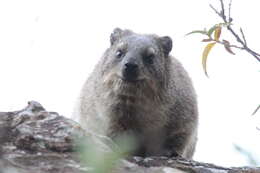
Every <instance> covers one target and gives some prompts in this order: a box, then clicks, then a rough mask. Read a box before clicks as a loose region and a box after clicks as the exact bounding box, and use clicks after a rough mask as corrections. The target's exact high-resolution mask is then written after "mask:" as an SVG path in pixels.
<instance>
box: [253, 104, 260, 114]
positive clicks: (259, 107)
mask: <svg viewBox="0 0 260 173" xmlns="http://www.w3.org/2000/svg"><path fill="white" fill-rule="evenodd" d="M259 109H260V105H258V107H257V108H256V110H255V111H254V112H253V113H252V115H255V114H256V112H257V111H258V110H259Z"/></svg>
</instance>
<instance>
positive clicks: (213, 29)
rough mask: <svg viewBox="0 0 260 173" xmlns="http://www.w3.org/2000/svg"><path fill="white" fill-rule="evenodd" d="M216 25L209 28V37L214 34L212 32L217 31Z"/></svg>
mask: <svg viewBox="0 0 260 173" xmlns="http://www.w3.org/2000/svg"><path fill="white" fill-rule="evenodd" d="M216 27H217V25H214V26H212V27H211V28H210V29H209V30H208V32H207V35H208V36H209V37H211V35H212V33H213V32H214V31H215V29H216Z"/></svg>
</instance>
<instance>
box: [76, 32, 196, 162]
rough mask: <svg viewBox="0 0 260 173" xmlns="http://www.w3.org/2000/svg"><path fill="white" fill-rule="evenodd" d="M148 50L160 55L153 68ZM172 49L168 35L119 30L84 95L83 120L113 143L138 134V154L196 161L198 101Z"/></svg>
mask: <svg viewBox="0 0 260 173" xmlns="http://www.w3.org/2000/svg"><path fill="white" fill-rule="evenodd" d="M119 48H120V49H127V51H125V52H126V53H125V54H124V56H123V58H122V59H120V60H118V59H116V58H115V52H117V49H119ZM147 49H153V51H154V52H155V57H154V59H153V61H154V62H153V64H152V65H147V64H145V62H144V61H145V60H144V58H145V55H144V52H146V51H147ZM170 51H171V39H170V38H169V37H159V36H156V35H142V34H136V33H134V32H132V31H130V30H121V29H115V31H114V33H112V35H111V47H110V48H108V49H107V51H106V52H105V53H104V56H103V57H102V58H101V60H100V61H99V63H98V64H97V66H96V67H95V69H94V71H93V72H92V74H91V75H90V77H89V78H88V80H87V81H86V83H85V84H84V86H83V89H82V91H81V95H80V99H79V104H78V107H77V108H76V109H77V110H76V111H77V112H78V115H77V116H78V117H77V118H78V119H79V122H80V123H81V124H82V125H83V126H84V127H85V128H86V129H89V130H92V131H93V132H95V133H99V134H103V135H107V136H109V137H111V138H112V139H116V138H117V137H120V136H122V135H132V136H134V137H135V138H136V140H137V143H138V147H137V150H136V152H135V153H134V154H135V155H140V156H151V155H162V156H176V155H180V156H183V157H185V158H191V157H192V156H193V153H194V149H195V146H196V141H197V126H198V111H197V101H196V96H195V92H194V89H193V86H192V83H191V80H190V78H189V76H188V75H187V73H186V71H185V70H184V68H183V67H182V65H181V64H180V63H179V62H178V61H177V60H176V59H175V58H173V57H172V56H170V55H169V52H170ZM133 59H134V61H135V62H137V64H138V72H139V73H138V76H137V80H136V81H134V82H129V81H127V80H124V78H123V77H122V67H123V66H124V63H125V61H126V60H133Z"/></svg>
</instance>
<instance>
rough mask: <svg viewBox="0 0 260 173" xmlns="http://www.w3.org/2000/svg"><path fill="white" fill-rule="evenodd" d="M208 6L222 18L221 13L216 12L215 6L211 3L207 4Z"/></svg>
mask: <svg viewBox="0 0 260 173" xmlns="http://www.w3.org/2000/svg"><path fill="white" fill-rule="evenodd" d="M209 6H210V8H212V10H213V11H215V13H217V15H219V17H221V18H222V16H221V14H220V13H219V12H218V10H217V9H216V8H214V7H213V6H212V5H211V4H209Z"/></svg>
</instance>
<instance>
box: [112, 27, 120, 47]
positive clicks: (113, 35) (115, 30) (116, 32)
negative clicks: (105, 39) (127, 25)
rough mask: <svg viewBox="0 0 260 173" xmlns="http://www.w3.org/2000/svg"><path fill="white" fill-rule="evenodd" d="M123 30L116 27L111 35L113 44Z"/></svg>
mask: <svg viewBox="0 0 260 173" xmlns="http://www.w3.org/2000/svg"><path fill="white" fill-rule="evenodd" d="M122 33H123V30H122V29H120V28H115V29H114V31H113V32H112V33H111V35H110V43H111V45H113V44H114V43H115V42H116V41H117V40H118V39H119V38H120V37H121V36H122Z"/></svg>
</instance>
